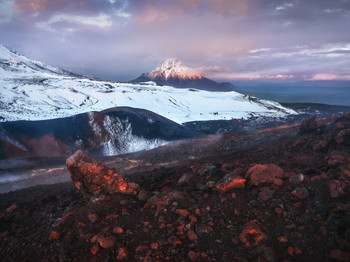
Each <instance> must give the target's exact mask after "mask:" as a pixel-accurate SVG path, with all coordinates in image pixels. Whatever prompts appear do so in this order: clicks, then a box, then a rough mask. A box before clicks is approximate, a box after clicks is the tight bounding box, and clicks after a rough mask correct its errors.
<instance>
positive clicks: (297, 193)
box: [291, 187, 309, 199]
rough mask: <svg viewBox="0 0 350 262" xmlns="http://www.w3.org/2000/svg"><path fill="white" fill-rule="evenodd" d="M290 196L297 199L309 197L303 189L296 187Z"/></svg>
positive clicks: (307, 192)
mask: <svg viewBox="0 0 350 262" xmlns="http://www.w3.org/2000/svg"><path fill="white" fill-rule="evenodd" d="M291 194H292V195H293V196H295V197H296V198H298V199H305V198H307V197H308V196H309V191H308V190H307V189H306V188H304V187H296V188H295V189H294V190H293V191H292V193H291Z"/></svg>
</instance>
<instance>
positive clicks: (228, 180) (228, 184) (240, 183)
mask: <svg viewBox="0 0 350 262" xmlns="http://www.w3.org/2000/svg"><path fill="white" fill-rule="evenodd" d="M245 181H246V180H245V179H244V178H242V177H240V176H239V175H236V174H235V173H228V174H226V175H225V176H224V177H223V178H222V179H220V180H219V181H218V182H217V183H216V184H215V188H216V189H218V190H219V191H221V192H226V191H229V190H231V189H234V188H244V183H245Z"/></svg>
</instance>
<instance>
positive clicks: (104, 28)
mask: <svg viewBox="0 0 350 262" xmlns="http://www.w3.org/2000/svg"><path fill="white" fill-rule="evenodd" d="M0 43H1V44H3V45H5V46H8V47H11V48H13V49H16V50H17V51H19V52H21V53H24V54H26V55H28V56H30V57H32V58H35V59H36V60H39V61H42V62H45V63H47V64H50V65H53V66H57V67H61V68H63V69H66V70H69V71H72V72H75V73H79V74H84V75H88V76H93V77H98V78H101V79H110V80H119V81H128V80H132V79H134V78H136V77H138V76H139V75H140V74H141V73H143V72H149V71H151V70H152V69H153V68H154V67H156V66H157V65H158V64H160V63H161V61H162V60H164V59H166V58H168V57H177V58H178V59H180V60H181V61H182V62H183V63H185V64H186V65H187V66H189V67H191V68H194V69H196V70H198V71H200V72H201V73H202V74H203V75H205V76H207V77H209V78H212V79H215V80H222V81H233V82H234V81H237V80H350V0H74V1H72V0H0Z"/></svg>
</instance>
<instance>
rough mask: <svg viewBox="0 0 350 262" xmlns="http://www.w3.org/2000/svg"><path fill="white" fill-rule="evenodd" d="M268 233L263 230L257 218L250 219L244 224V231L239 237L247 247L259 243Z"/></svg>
mask: <svg viewBox="0 0 350 262" xmlns="http://www.w3.org/2000/svg"><path fill="white" fill-rule="evenodd" d="M265 238H266V235H265V234H264V232H263V231H262V230H261V228H260V225H259V223H258V222H256V221H255V220H253V221H250V222H248V223H246V224H245V225H244V228H243V231H242V232H241V234H240V235H239V239H240V240H241V242H243V243H244V244H245V245H246V246H247V247H253V246H257V245H259V244H260V243H261V242H262V241H263V240H264V239H265Z"/></svg>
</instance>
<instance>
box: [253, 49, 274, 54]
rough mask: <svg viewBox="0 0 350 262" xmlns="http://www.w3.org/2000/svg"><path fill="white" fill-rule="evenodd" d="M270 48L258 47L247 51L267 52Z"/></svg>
mask: <svg viewBox="0 0 350 262" xmlns="http://www.w3.org/2000/svg"><path fill="white" fill-rule="evenodd" d="M271 50H272V49H271V48H259V49H254V50H250V51H249V53H253V54H254V53H261V52H267V51H271Z"/></svg>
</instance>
